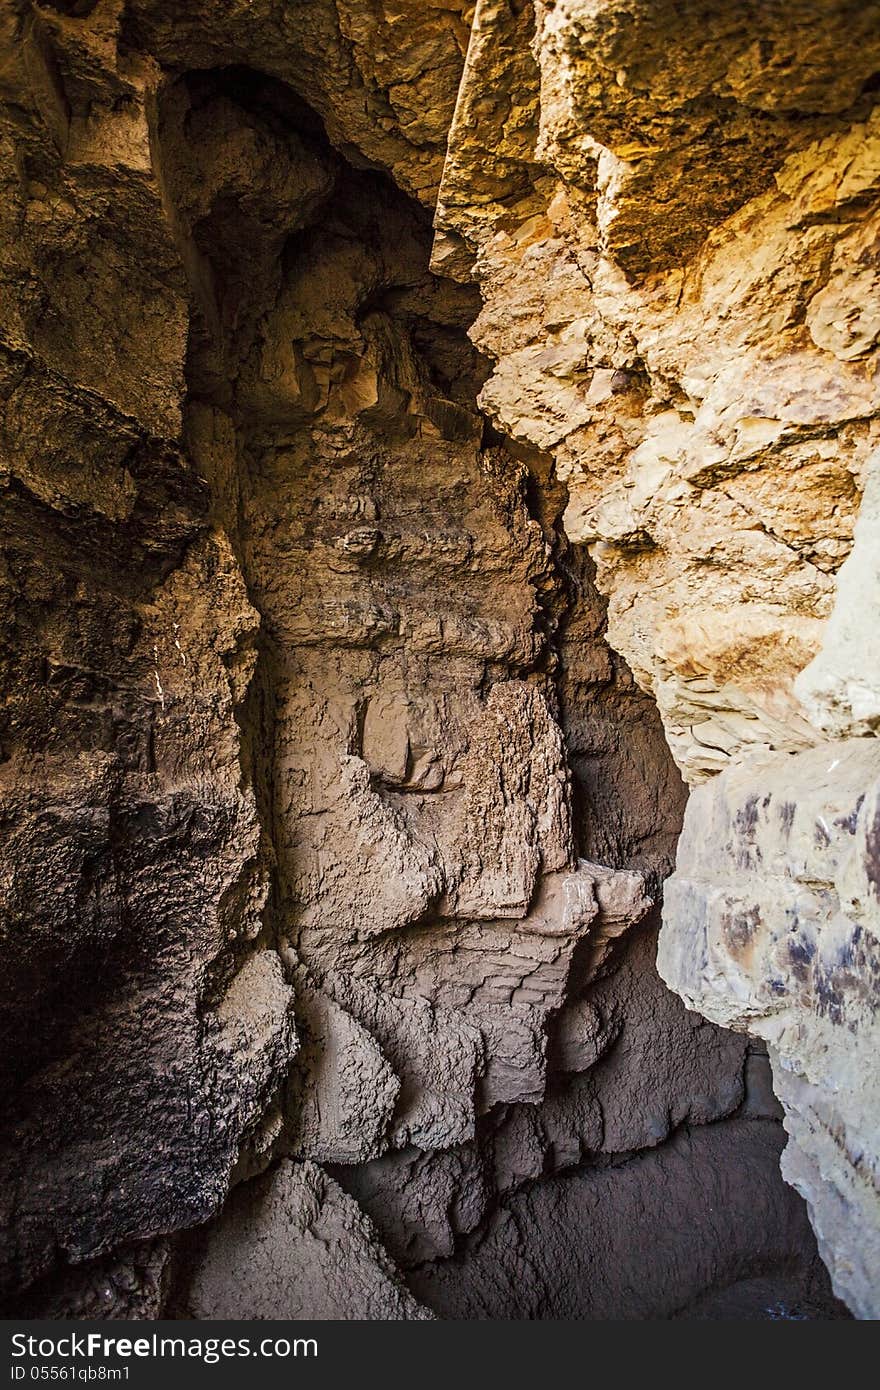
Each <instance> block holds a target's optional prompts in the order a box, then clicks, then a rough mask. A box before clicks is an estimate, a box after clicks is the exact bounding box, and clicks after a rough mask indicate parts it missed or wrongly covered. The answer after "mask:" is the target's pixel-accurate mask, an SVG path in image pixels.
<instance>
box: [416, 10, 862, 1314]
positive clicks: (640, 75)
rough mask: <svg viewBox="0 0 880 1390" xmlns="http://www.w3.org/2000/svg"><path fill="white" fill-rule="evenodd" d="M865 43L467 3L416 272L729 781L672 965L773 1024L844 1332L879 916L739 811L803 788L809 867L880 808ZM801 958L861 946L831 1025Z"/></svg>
mask: <svg viewBox="0 0 880 1390" xmlns="http://www.w3.org/2000/svg"><path fill="white" fill-rule="evenodd" d="M878 38H880V9H878V7H877V6H876V5H874V4H871V5H859V6H853V5H851V4H848V3H837V0H825V3H809V0H804V3H799V4H796V5H794V6H785V7H782V6H778V5H762V6H760V7H757V8H755V7H747V6H739V5H729V4H721V3H718V4H711V5H708V6H704V7H702V9H701V11H700V19H699V23H694V22H693V16H692V15H691V14H690V13H689V12H688V11H687V8H686V7H684V8H682V7H681V6H677V5H667V4H664V3H656V4H655V3H651V0H644V3H638V4H635V5H634V4H632V3H623V0H621V3H616V0H610V2H609V3H603V4H601V5H600V4H594V3H591V0H557V2H556V3H553V4H549V3H548V4H544V3H540V0H539V3H536V4H535V5H534V6H519V5H509V4H506V3H504V0H484V3H482V4H480V5H478V7H477V11H476V15H475V21H474V29H473V34H472V39H471V45H470V49H469V53H468V58H467V61H466V64H465V70H464V74H463V78H462V87H461V92H460V97H459V103H458V106H457V108H456V118H455V121H454V122H453V127H452V130H451V132H450V142H449V153H448V156H447V161H446V165H445V170H444V177H443V181H442V184H441V189H440V197H439V203H438V211H437V226H438V235H437V240H436V243H435V248H434V264H435V266H437V267H438V268H443V269H444V270H445V271H446V273H449V274H454V275H456V276H458V277H460V278H461V279H463V280H468V279H473V280H475V281H476V282H477V283H478V284H479V286H480V291H481V297H482V300H483V307H482V309H481V313H480V315H479V317H478V319H477V320H476V322H475V324H474V327H473V329H472V337H473V340H474V341H475V342H476V343H477V345H478V346H479V347H480V348H481V349H482V350H483V351H484V352H486V353H487V355H488V356H490V358H491V359H492V364H493V370H492V373H491V375H490V376H489V377H488V379H487V381H486V384H485V385H484V387H483V390H482V393H481V397H480V399H481V402H482V404H483V406H484V408H485V409H487V410H488V411H489V412H490V413H491V414H492V417H493V419H495V420H496V422H498V423H500V424H501V426H502V427H503V428H504V429H505V430H506V431H507V432H508V433H509V434H510V435H511V436H512V437H513V438H514V439H516V440H519V441H522V442H523V443H526V442H529V443H531V444H533V445H536V446H538V447H540V448H542V449H544V450H546V451H549V452H551V453H552V454H553V456H554V459H555V464H556V470H557V476H559V477H560V478H561V479H562V480H564V481H565V482H566V484H567V487H568V494H569V496H568V504H567V508H566V512H565V526H566V530H567V533H568V535H569V537H570V538H572V539H574V540H576V541H578V542H581V543H582V544H583V545H585V547H586V548H587V549H588V551H589V554H590V556H591V558H592V560H593V561H594V562H595V565H596V583H597V587H598V588H599V590H600V592H601V593H602V594H603V595H605V596H607V599H608V640H609V642H610V644H611V646H612V647H613V648H614V649H616V650H617V651H618V652H620V653H621V654H622V655H623V656H625V658H626V660H627V662H628V664H629V667H630V669H631V670H632V672H633V675H634V677H635V680H636V681H637V683H638V685H639V686H640V687H641V689H642V690H644V691H646V692H650V693H651V694H652V695H653V696H654V698H655V700H656V703H657V707H658V709H659V712H660V715H661V718H662V720H663V725H664V729H665V733H666V738H667V741H668V744H669V747H670V749H671V751H672V753H673V756H674V757H675V760H676V763H677V765H678V767H679V768H680V770H681V772H682V774H683V776H684V777H685V779H686V780H687V781H688V782H689V783H691V784H693V785H697V786H698V787H699V784H701V783H706V782H709V783H710V784H711V781H712V779H714V778H715V777H716V776H717V774H719V773H722V774H723V775H722V781H721V784H720V785H719V786H718V787H717V788H716V787H714V786H713V785H709V786H707V787H706V788H705V789H700V790H699V791H698V793H697V795H696V798H695V800H694V801H693V802H692V804H691V808H690V810H689V813H688V822H687V830H686V835H685V841H684V844H683V847H682V851H681V855H680V861H679V869H678V872H677V874H676V877H675V879H673V882H672V889H671V893H670V897H669V898H668V900H667V904H666V907H665V910H664V921H665V926H664V937H663V940H664V942H665V944H664V947H663V952H662V959H663V961H664V962H665V963H664V965H663V970H664V973H665V976H666V978H667V980H669V981H670V982H671V983H672V984H673V986H674V987H675V988H677V989H679V990H680V991H681V993H682V994H683V996H684V998H685V999H686V1000H687V1001H688V1002H689V1003H690V1004H691V1005H692V1006H693V1007H696V1008H699V1009H701V1010H702V1011H703V1012H704V1013H706V1015H707V1016H708V1017H710V1018H713V1019H715V1020H717V1021H719V1022H723V1023H724V1024H725V1025H726V1026H733V1027H736V1028H740V1029H743V1030H744V1031H751V1032H753V1033H756V1034H758V1035H760V1036H762V1037H768V1038H772V1037H774V1036H775V1033H776V1030H777V1028H778V1026H779V1019H780V1016H781V1015H784V1016H785V1018H786V1019H787V1025H786V1029H785V1030H784V1037H782V1038H781V1039H780V1043H779V1047H778V1048H777V1049H776V1050H775V1052H774V1057H775V1062H774V1065H775V1069H776V1075H777V1076H778V1077H779V1078H780V1079H779V1081H778V1088H779V1092H780V1095H781V1097H782V1099H783V1102H784V1105H785V1107H786V1115H787V1119H786V1123H787V1126H788V1129H789V1133H790V1135H791V1142H790V1145H789V1149H788V1151H787V1157H786V1159H785V1165H784V1166H785V1168H786V1171H787V1172H788V1173H789V1175H790V1176H791V1177H792V1180H794V1181H796V1182H797V1185H798V1186H799V1188H800V1190H801V1191H802V1192H804V1193H805V1195H806V1196H807V1197H808V1200H809V1202H810V1205H811V1210H812V1211H813V1213H814V1219H815V1223H816V1229H817V1232H818V1233H819V1237H820V1243H821V1244H822V1248H823V1252H824V1253H825V1256H826V1259H827V1261H828V1263H829V1267H830V1268H831V1269H832V1271H833V1272H834V1277H835V1286H836V1288H837V1289H838V1291H839V1292H840V1293H842V1294H843V1296H844V1297H846V1298H847V1300H848V1301H849V1302H850V1305H851V1306H852V1307H853V1308H855V1309H857V1310H858V1311H859V1313H860V1314H862V1315H869V1314H870V1313H871V1312H872V1310H873V1312H874V1313H876V1309H877V1303H876V1299H877V1289H878V1286H880V1273H878V1270H877V1266H876V1240H877V1232H878V1230H880V1197H878V1192H877V1186H876V1175H875V1171H874V1170H875V1164H876V1155H877V1153H878V1151H880V1139H878V1130H877V1122H878V1121H877V1117H878V1110H877V1104H876V1095H874V1094H873V1092H872V1086H871V1081H870V1072H871V1067H870V1063H869V1062H868V1061H867V1056H868V1053H869V1052H870V1049H871V1042H870V1039H871V1035H872V1032H873V1029H874V1028H875V1024H874V1017H875V1013H876V1008H877V982H876V974H875V966H874V965H873V963H872V962H873V957H874V955H875V942H876V923H874V922H873V918H872V912H873V909H872V908H871V901H872V899H871V896H870V894H868V895H867V896H866V895H865V894H866V892H867V890H866V888H865V885H864V884H863V885H862V889H863V891H862V896H861V898H860V902H859V905H858V906H856V907H854V906H853V903H852V901H851V900H850V899H847V901H846V903H841V902H840V901H839V899H838V896H837V892H838V890H837V888H835V887H834V886H833V885H834V883H835V881H836V880H835V874H836V869H834V868H833V867H831V868H829V866H828V865H827V864H825V863H822V864H819V865H817V863H816V862H815V856H816V855H817V854H821V852H822V846H821V845H819V844H818V842H817V845H816V846H815V847H813V848H804V846H801V845H800V844H799V842H798V843H797V844H796V843H794V842H793V841H792V840H791V839H790V835H789V830H790V828H791V827H790V825H787V824H786V823H784V818H783V819H779V817H778V816H777V818H776V820H775V821H773V822H772V823H768V824H766V825H765V824H764V823H763V822H762V831H761V834H762V842H761V858H758V857H757V856H756V855H755V854H753V853H752V849H751V843H752V842H751V839H750V838H749V837H750V836H751V834H752V830H751V829H750V828H749V826H748V825H747V824H746V821H747V820H748V816H749V813H747V811H746V809H745V807H746V806H747V804H751V799H752V798H755V803H754V804H755V806H757V807H763V806H764V798H765V797H766V796H771V800H772V803H773V805H774V806H777V805H781V804H782V801H783V798H784V793H783V787H784V785H785V783H786V781H787V780H790V782H791V786H790V787H789V790H788V793H787V796H786V797H785V799H786V801H787V804H788V806H789V812H790V815H791V817H792V818H793V823H795V824H798V825H799V824H800V821H801V819H803V820H804V824H805V825H806V823H807V822H809V825H810V827H811V828H810V829H809V830H806V829H805V830H804V831H803V832H801V831H798V835H801V834H802V835H803V837H805V843H807V842H809V841H810V836H811V835H812V834H813V833H814V831H813V828H812V826H813V822H814V820H815V818H816V816H819V817H824V819H825V820H826V821H828V823H829V825H834V824H836V823H837V820H838V819H840V818H841V817H842V818H843V820H847V818H853V825H855V821H856V820H857V819H858V816H859V815H860V814H862V812H860V810H859V807H860V806H865V807H867V806H869V805H870V804H871V803H872V800H873V782H874V779H875V776H876V771H875V769H874V761H875V760H874V748H873V745H872V743H871V742H870V741H869V740H870V739H872V738H873V737H874V736H875V735H876V731H877V730H876V725H877V653H876V640H875V629H876V622H875V615H876V608H877V597H878V588H877V561H876V545H875V543H874V541H875V533H876V510H877V504H876V496H875V493H876V461H875V460H876V453H875V452H874V451H875V449H876V444H877V437H878V436H877V430H878V424H877V416H878V407H880V398H878V394H877V391H878V373H877V365H878V364H877V351H878V348H877V344H878V327H880V318H878V311H877V305H878V286H877V280H876V265H875V261H876V254H875V253H876V245H877V237H878V227H880V222H878V217H880V188H878V182H877V171H878V167H880V166H878V148H880V147H878V117H877V111H876V107H875V98H876V88H877V80H876V67H877V63H876V55H877V43H878ZM844 55H846V56H844ZM489 86H490V87H491V89H492V91H493V92H494V93H496V94H497V96H496V99H495V100H492V101H487V100H486V99H485V92H486V90H487V87H489ZM860 508H861V512H860ZM857 516H858V517H859V521H858V525H856V517H857ZM829 738H831V739H840V740H845V741H846V742H845V743H841V744H840V745H839V746H837V745H835V744H832V745H829V744H827V743H826V740H827V739H829ZM853 739H855V740H858V742H851V740H853ZM813 749H814V750H815V753H811V752H810V750H813ZM774 757H775V761H774ZM726 768H729V769H730V771H729V772H724V769H726ZM819 771H821V777H819V780H818V782H817V783H816V784H815V785H814V784H813V783H812V781H811V777H812V776H813V775H815V774H818V772H819ZM765 778H766V779H768V780H767V782H766V784H765V780H764V779H765ZM734 789H735V790H734ZM771 789H772V790H771ZM817 797H818V798H819V799H818V800H817ZM731 798H732V800H731ZM820 803H821V804H820ZM768 804H769V803H768ZM789 812H787V813H786V814H789ZM760 814H761V815H762V816H763V814H764V812H763V811H761V812H760ZM864 814H866V815H867V814H870V813H869V812H868V811H864ZM737 816H739V818H740V820H739V821H737V819H736V818H737ZM815 833H816V834H817V835H821V834H822V833H823V832H822V831H821V828H820V829H819V830H817V831H816V832H815ZM838 833H839V827H838V830H837V831H830V832H829V837H830V838H831V839H834V838H835V836H837V835H838ZM853 833H855V832H854V831H853ZM847 853H849V850H848V851H847ZM852 853H853V856H854V863H858V864H860V866H861V867H860V868H853V869H852V870H851V872H853V873H855V874H856V876H858V875H859V874H860V875H861V876H862V877H863V878H864V876H865V874H866V873H870V872H871V870H870V867H869V865H870V859H869V857H866V848H865V846H864V844H863V845H862V847H861V849H859V848H858V846H856V847H855V848H854V849H853V851H852ZM859 856H861V858H860V857H859ZM697 866H699V867H697ZM813 871H815V873H816V878H817V882H816V884H815V885H813V887H812V888H808V887H807V886H806V883H807V880H808V879H809V878H810V875H811V873H813ZM733 902H736V903H737V904H739V907H737V908H736V910H735V911H734V916H735V917H736V920H740V917H741V916H742V914H741V913H740V907H743V905H746V906H745V907H744V908H743V910H744V911H745V917H744V918H742V920H743V921H745V922H746V923H747V925H748V938H749V946H748V950H746V949H745V946H743V948H742V950H739V951H738V953H736V959H735V968H734V966H733V964H731V962H730V961H726V964H719V961H720V960H722V959H723V960H726V955H725V953H726V952H727V950H728V945H729V943H728V945H725V944H724V942H723V929H722V928H721V925H720V924H721V921H722V919H724V917H725V914H727V915H729V911H728V909H729V908H730V904H731V903H733ZM782 903H785V904H786V906H785V909H784V910H783V908H782V906H781V904H782ZM725 904H727V905H728V906H727V907H725ZM730 910H731V911H732V910H733V909H730ZM783 911H784V915H782V914H783ZM737 913H739V914H740V915H739V916H737ZM835 913H837V914H838V915H837V916H835ZM853 913H855V916H854V917H853V915H852V914H853ZM865 913H867V918H864V920H863V917H864V914H865ZM846 923H848V925H846ZM745 930H746V928H745V927H743V931H745ZM719 932H721V937H719V935H718V933H719ZM801 936H805V937H809V938H810V939H811V940H812V941H813V944H814V945H815V947H816V949H817V951H819V953H820V954H821V951H822V949H823V948H822V947H821V946H820V944H819V943H820V942H823V941H824V943H825V946H824V949H825V950H826V951H827V952H830V953H831V954H832V955H833V953H834V951H835V950H837V949H838V948H839V949H840V950H841V951H843V952H844V954H846V950H847V949H848V948H847V947H845V946H844V945H843V944H842V943H843V939H844V938H846V939H848V940H850V941H851V940H852V938H853V937H855V938H857V939H858V942H859V946H858V949H857V950H856V956H857V957H858V959H855V957H854V958H853V960H852V961H850V962H849V963H848V965H847V966H846V968H845V969H844V967H843V966H841V970H843V974H839V976H838V978H837V982H836V988H837V991H838V996H839V1002H838V1007H839V1008H840V1009H841V1010H842V1014H841V1018H840V1019H838V1021H837V1023H835V1024H833V1025H832V1024H831V1023H830V1022H829V1019H828V1017H827V1016H826V1013H825V1011H824V1007H823V1006H822V1004H821V1001H820V1000H819V999H818V998H817V996H816V993H815V991H814V990H813V989H812V988H806V989H805V987H804V980H803V979H802V974H803V972H804V971H805V970H807V971H808V973H809V969H810V967H809V966H808V965H807V964H805V963H804V962H801V961H799V960H798V959H797V953H796V950H795V954H794V955H793V956H791V957H790V958H789V957H787V956H786V954H785V951H786V949H787V946H792V947H793V943H796V942H797V941H799V940H800V939H801ZM838 936H839V937H840V940H839V941H838ZM704 938H707V939H708V940H709V941H710V942H711V943H712V945H711V950H710V952H709V955H708V957H707V956H706V954H705V952H704V950H703V945H702V943H703V941H704ZM731 949H733V948H731ZM793 949H794V947H793ZM716 951H718V952H720V953H721V954H720V956H718V955H715V954H713V952H716ZM850 1010H854V1011H855V1013H856V1014H857V1015H858V1019H859V1022H858V1024H857V1025H856V1024H854V1023H853V1021H852V1019H851V1018H850V1016H849V1014H850ZM844 1019H845V1020H846V1021H843V1020H844ZM853 1027H855V1028H856V1032H857V1034H858V1038H859V1039H860V1040H861V1041H860V1042H858V1043H857V1044H852V1046H851V1047H850V1048H849V1050H848V1049H847V1042H850V1043H852V1039H851V1037H850V1029H851V1028H853ZM862 1046H864V1048H865V1052H864V1053H863V1052H862V1051H861V1048H862ZM845 1117H846V1118H845ZM853 1126H855V1129H856V1130H857V1131H858V1133H857V1137H855V1138H853V1139H851V1140H850V1139H847V1137H846V1136H847V1134H849V1133H850V1131H851V1130H852V1128H853ZM823 1213H824V1214H823Z"/></svg>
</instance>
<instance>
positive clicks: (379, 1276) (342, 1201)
mask: <svg viewBox="0 0 880 1390" xmlns="http://www.w3.org/2000/svg"><path fill="white" fill-rule="evenodd" d="M187 1311H188V1313H189V1315H190V1316H191V1317H194V1318H233V1319H235V1318H268V1319H276V1320H277V1319H284V1318H292V1319H295V1320H298V1319H303V1318H304V1319H317V1320H321V1321H339V1320H340V1319H349V1318H353V1319H356V1320H360V1321H366V1320H369V1321H376V1320H379V1321H384V1320H389V1319H393V1320H400V1319H408V1318H413V1319H417V1320H425V1319H429V1318H430V1317H431V1314H430V1313H429V1312H428V1311H427V1310H426V1309H424V1308H421V1307H420V1306H419V1305H418V1304H417V1303H416V1301H415V1299H414V1298H412V1297H411V1295H410V1294H408V1293H407V1291H406V1289H405V1288H404V1287H403V1286H402V1284H401V1283H400V1280H399V1278H398V1277H397V1276H396V1274H395V1270H394V1266H393V1264H392V1263H391V1261H390V1260H389V1258H388V1256H387V1255H386V1254H385V1252H384V1250H383V1249H382V1247H381V1246H380V1245H379V1242H378V1241H377V1239H376V1236H375V1233H374V1232H373V1229H372V1227H371V1225H370V1222H369V1221H368V1220H367V1218H366V1217H365V1216H364V1214H363V1212H361V1211H360V1209H359V1208H358V1205H357V1203H356V1202H353V1201H352V1199H351V1198H350V1197H347V1196H346V1195H345V1193H344V1192H341V1191H340V1190H339V1188H338V1187H337V1186H336V1184H335V1183H334V1182H333V1181H332V1180H331V1179H330V1178H328V1177H327V1175H326V1173H324V1172H323V1171H322V1170H321V1169H320V1168H319V1167H318V1166H317V1164H315V1163H296V1164H294V1163H291V1162H289V1161H285V1162H283V1163H282V1164H281V1165H280V1166H279V1167H278V1168H277V1169H276V1170H275V1171H274V1172H273V1173H271V1174H269V1175H267V1176H266V1177H265V1178H260V1179H259V1180H258V1181H257V1182H256V1183H253V1184H251V1185H250V1186H248V1187H245V1188H240V1189H239V1191H238V1192H237V1193H236V1194H235V1196H233V1198H232V1200H231V1201H230V1202H229V1204H228V1206H227V1208H226V1210H225V1211H224V1213H223V1216H222V1217H221V1219H220V1220H219V1222H218V1223H217V1224H216V1226H215V1227H214V1229H213V1231H212V1232H211V1235H210V1237H209V1239H208V1241H207V1243H206V1249H205V1251H204V1253H203V1254H202V1256H201V1258H200V1259H199V1260H198V1262H197V1264H196V1268H195V1270H194V1273H193V1275H192V1278H191V1282H190V1286H189V1290H188V1295H187Z"/></svg>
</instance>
